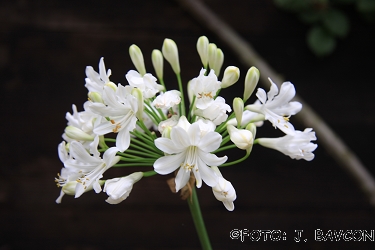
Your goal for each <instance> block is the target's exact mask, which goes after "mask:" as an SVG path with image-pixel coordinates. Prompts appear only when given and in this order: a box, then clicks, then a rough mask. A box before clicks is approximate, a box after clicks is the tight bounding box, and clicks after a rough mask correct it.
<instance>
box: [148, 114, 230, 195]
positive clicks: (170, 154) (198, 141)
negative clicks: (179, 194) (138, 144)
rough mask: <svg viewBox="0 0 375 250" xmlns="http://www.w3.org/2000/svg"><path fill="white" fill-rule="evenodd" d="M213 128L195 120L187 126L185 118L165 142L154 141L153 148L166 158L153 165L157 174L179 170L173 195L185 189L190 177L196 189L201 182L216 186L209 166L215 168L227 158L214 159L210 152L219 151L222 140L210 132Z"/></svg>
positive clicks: (161, 139) (215, 133)
mask: <svg viewBox="0 0 375 250" xmlns="http://www.w3.org/2000/svg"><path fill="white" fill-rule="evenodd" d="M214 127H215V126H214V125H213V127H212V125H208V124H207V123H204V122H203V121H201V120H199V121H197V122H195V123H193V124H190V123H189V122H188V121H187V119H186V117H185V116H181V117H180V119H179V122H178V124H177V125H176V126H174V127H173V128H172V130H171V133H170V137H171V138H170V139H169V138H158V139H156V140H155V145H156V147H158V148H159V149H160V150H162V151H163V152H165V153H166V154H167V155H166V156H163V157H161V158H159V159H157V160H156V161H155V163H154V168H155V171H156V172H157V173H159V174H164V175H165V174H169V173H172V172H173V171H175V170H176V169H178V168H179V170H178V173H177V176H176V179H175V182H176V191H178V190H180V189H181V188H182V187H184V186H185V185H186V183H187V182H188V180H189V178H190V174H191V173H193V174H194V176H195V179H196V186H197V187H198V188H199V187H201V186H202V180H203V181H204V182H205V183H206V184H207V185H208V186H213V185H215V184H216V176H215V174H214V172H213V170H212V169H211V168H210V167H209V166H219V165H221V164H223V163H224V162H226V160H227V157H226V156H223V157H217V156H216V155H215V154H212V153H210V152H212V151H215V150H216V149H218V148H219V146H220V143H221V141H222V137H221V135H220V134H219V133H217V132H215V131H214Z"/></svg>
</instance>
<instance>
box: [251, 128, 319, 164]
mask: <svg viewBox="0 0 375 250" xmlns="http://www.w3.org/2000/svg"><path fill="white" fill-rule="evenodd" d="M314 140H316V136H315V132H313V131H312V128H306V129H305V130H304V131H303V132H302V131H295V133H293V134H290V135H285V136H283V137H280V138H259V139H257V141H258V143H259V144H260V145H262V146H264V147H267V148H272V149H276V150H278V151H280V152H281V153H283V154H285V155H289V156H290V158H292V159H297V160H299V159H304V160H306V161H311V160H312V159H314V154H313V153H312V152H313V151H314V150H315V149H316V148H317V147H318V145H316V144H314V143H312V142H311V141H314Z"/></svg>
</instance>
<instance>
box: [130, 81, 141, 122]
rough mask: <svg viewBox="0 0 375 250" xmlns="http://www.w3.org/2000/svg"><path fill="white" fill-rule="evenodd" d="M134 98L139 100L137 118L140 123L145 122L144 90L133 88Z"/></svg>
mask: <svg viewBox="0 0 375 250" xmlns="http://www.w3.org/2000/svg"><path fill="white" fill-rule="evenodd" d="M131 94H132V96H134V97H135V98H136V99H137V103H138V109H137V114H136V116H137V118H138V120H140V121H143V94H142V90H140V89H139V88H133V89H132V92H131Z"/></svg>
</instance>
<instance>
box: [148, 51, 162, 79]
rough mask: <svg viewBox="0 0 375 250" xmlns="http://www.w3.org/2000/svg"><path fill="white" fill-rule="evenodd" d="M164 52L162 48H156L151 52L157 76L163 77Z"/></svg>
mask: <svg viewBox="0 0 375 250" xmlns="http://www.w3.org/2000/svg"><path fill="white" fill-rule="evenodd" d="M163 60H164V58H163V54H162V53H161V51H160V50H158V49H154V50H153V51H152V53H151V61H152V65H153V66H154V69H155V73H156V76H157V77H158V78H159V79H163Z"/></svg>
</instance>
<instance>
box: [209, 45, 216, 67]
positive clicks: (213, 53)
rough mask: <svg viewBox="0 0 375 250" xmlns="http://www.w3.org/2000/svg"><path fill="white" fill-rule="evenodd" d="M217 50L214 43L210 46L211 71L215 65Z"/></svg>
mask: <svg viewBox="0 0 375 250" xmlns="http://www.w3.org/2000/svg"><path fill="white" fill-rule="evenodd" d="M216 50H217V46H216V44H214V43H210V44H208V65H209V66H210V69H212V68H213V66H214V65H215V61H216ZM215 73H216V72H215Z"/></svg>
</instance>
